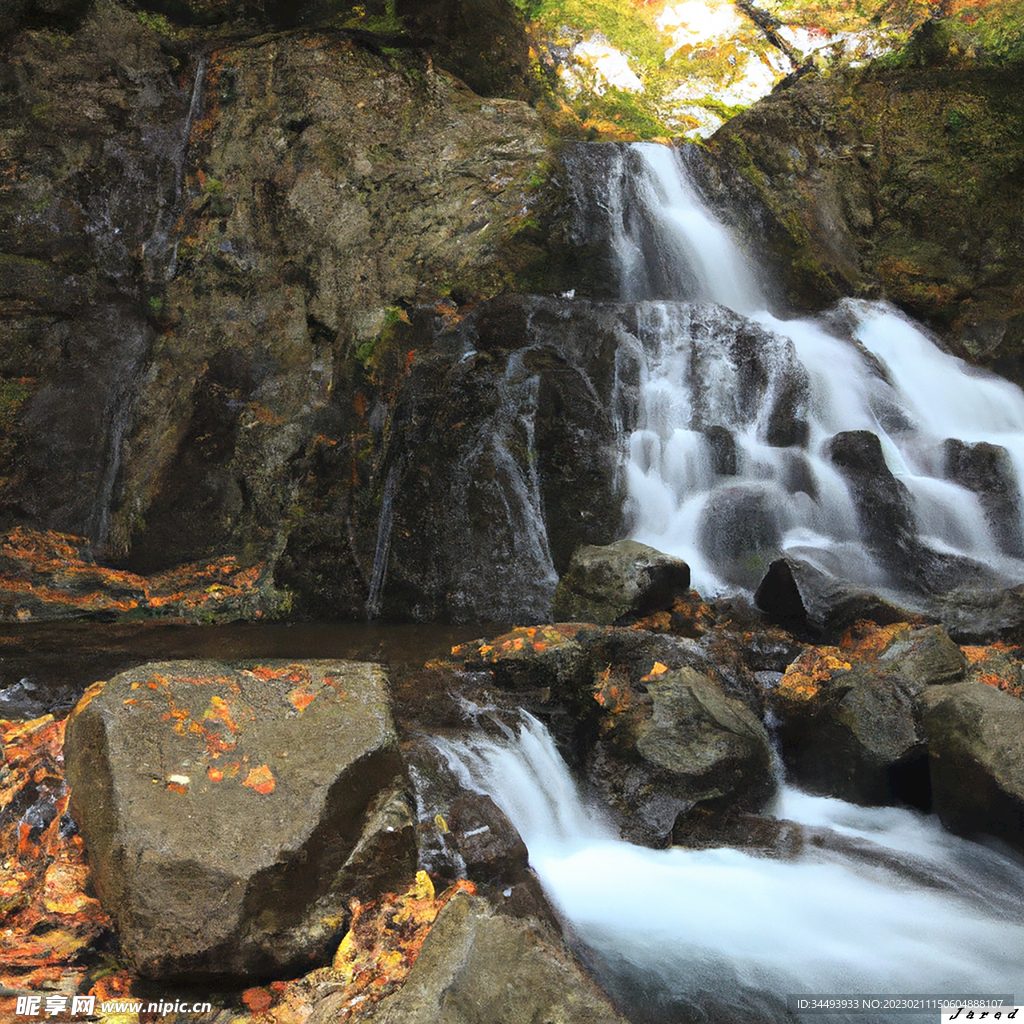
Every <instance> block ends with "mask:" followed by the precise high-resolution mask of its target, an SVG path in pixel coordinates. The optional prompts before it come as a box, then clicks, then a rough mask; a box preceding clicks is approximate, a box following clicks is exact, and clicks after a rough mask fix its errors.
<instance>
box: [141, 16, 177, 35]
mask: <svg viewBox="0 0 1024 1024" xmlns="http://www.w3.org/2000/svg"><path fill="white" fill-rule="evenodd" d="M135 18H136V20H137V21H138V22H139V24H140V25H143V26H145V27H146V28H148V29H149V30H150V31H151V32H158V33H159V34H160V35H162V36H171V35H174V32H175V29H174V26H173V25H172V24H171V23H170V22H169V21H168V20H167V18H165V17H164V16H163V15H162V14H153V13H151V12H150V11H136V12H135Z"/></svg>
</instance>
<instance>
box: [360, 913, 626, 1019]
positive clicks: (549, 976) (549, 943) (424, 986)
mask: <svg viewBox="0 0 1024 1024" xmlns="http://www.w3.org/2000/svg"><path fill="white" fill-rule="evenodd" d="M368 1019H369V1021H372V1024H538V1022H544V1024H624V1021H623V1018H622V1017H620V1016H619V1015H618V1014H617V1013H616V1012H615V1010H614V1009H613V1008H612V1006H611V1004H610V1003H609V1002H608V999H607V997H606V996H604V994H603V993H602V992H601V991H600V990H599V989H598V988H597V986H596V985H595V984H594V983H593V982H592V981H591V980H590V979H589V978H588V977H587V976H586V975H585V974H584V973H583V971H582V970H581V968H580V966H579V965H578V964H577V963H576V962H575V960H573V958H572V956H571V955H570V954H569V952H568V951H567V950H566V949H565V947H564V946H563V945H562V943H561V941H560V940H559V939H558V938H557V936H555V935H554V934H553V933H552V932H551V931H549V930H548V929H547V928H545V927H543V926H542V925H540V924H539V923H538V922H537V921H532V922H530V921H526V922H524V921H517V920H513V919H511V918H508V917H504V916H502V915H500V914H496V913H495V912H494V911H493V910H492V909H491V907H490V906H489V905H488V904H487V902H486V901H485V900H483V899H481V898H479V897H475V896H469V895H466V894H465V893H458V894H456V895H455V896H454V897H453V898H452V899H451V901H450V902H449V903H448V904H447V905H446V906H445V907H444V909H443V910H442V911H441V913H440V914H439V915H438V917H437V920H436V921H435V922H434V925H433V927H432V928H431V930H430V934H429V935H428V936H427V939H426V941H425V942H424V943H423V948H422V949H421V950H420V954H419V956H418V957H417V958H416V963H415V965H414V966H413V969H412V971H411V972H410V974H409V978H408V980H407V981H406V983H405V985H404V986H403V988H402V989H401V991H399V992H397V993H396V994H395V995H393V996H390V997H389V998H387V999H385V1000H383V1001H382V1002H381V1003H380V1005H379V1007H378V1008H377V1010H376V1012H374V1013H373V1014H372V1016H371V1017H370V1018H368Z"/></svg>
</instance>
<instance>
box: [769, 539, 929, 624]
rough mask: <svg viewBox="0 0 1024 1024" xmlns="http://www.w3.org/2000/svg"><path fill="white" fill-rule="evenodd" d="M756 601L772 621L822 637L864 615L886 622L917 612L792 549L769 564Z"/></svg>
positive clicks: (864, 616)
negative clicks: (797, 555)
mask: <svg viewBox="0 0 1024 1024" xmlns="http://www.w3.org/2000/svg"><path fill="white" fill-rule="evenodd" d="M754 603H755V604H756V605H757V607H758V608H760V609H761V610H762V611H763V612H764V613H765V614H766V615H767V616H768V618H769V619H770V620H771V621H772V622H776V623H778V624H779V625H781V626H783V627H785V628H787V629H791V630H795V631H797V632H801V633H802V632H805V631H806V632H809V633H811V634H814V635H817V636H819V637H823V638H829V637H834V636H836V635H838V634H839V633H841V632H842V631H843V630H844V629H846V628H847V627H849V626H851V625H853V623H855V622H857V621H859V620H861V619H870V620H871V621H873V622H877V623H880V624H883V625H884V624H888V623H893V622H901V621H905V620H907V619H910V618H912V617H913V615H912V613H911V612H908V611H907V610H906V609H904V608H900V607H898V606H897V605H893V604H890V603H889V602H888V601H885V600H883V599H882V598H880V597H878V596H877V595H876V594H872V593H870V592H869V591H866V590H860V589H858V588H857V587H854V586H852V585H850V584H849V583H846V582H844V581H843V580H841V579H839V578H838V577H836V576H832V575H830V574H829V573H827V572H824V571H823V570H822V569H819V568H818V567H817V566H815V565H812V564H811V563H810V562H806V561H804V560H803V559H800V558H793V557H791V556H789V555H786V556H785V557H783V558H778V559H776V560H775V561H774V562H772V564H771V565H769V566H768V571H767V572H766V573H765V574H764V577H763V579H762V580H761V583H760V584H759V586H758V588H757V590H756V591H755V592H754Z"/></svg>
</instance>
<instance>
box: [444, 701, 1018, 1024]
mask: <svg viewBox="0 0 1024 1024" xmlns="http://www.w3.org/2000/svg"><path fill="white" fill-rule="evenodd" d="M441 746H442V750H443V751H444V753H445V754H446V756H447V758H448V760H449V763H450V764H451V766H452V768H453V769H454V770H455V771H456V772H457V773H458V774H459V776H460V777H461V780H462V782H463V784H464V785H467V786H468V787H469V788H471V789H475V790H476V791H478V792H481V793H485V794H487V795H489V796H490V797H491V798H492V799H493V800H494V801H495V803H497V804H498V806H499V807H501V809H502V810H503V811H504V812H505V814H506V815H507V816H508V818H509V819H510V820H511V821H512V823H513V824H514V825H515V826H516V828H517V829H518V830H519V832H520V834H521V835H522V837H523V838H524V840H525V841H526V844H527V846H528V847H529V851H530V863H531V864H532V866H533V868H534V870H535V871H536V872H537V874H538V876H539V877H540V879H541V882H542V884H543V885H544V887H545V890H546V891H547V893H548V895H549V897H550V898H551V899H552V901H553V903H554V904H555V906H556V907H557V908H558V910H559V912H560V913H561V914H562V915H563V916H564V918H565V920H566V922H567V924H568V926H569V928H570V930H571V931H572V932H573V933H574V934H575V935H576V937H577V938H578V939H579V940H580V941H581V942H582V943H583V945H584V946H585V956H587V957H588V958H589V959H590V960H591V964H592V966H593V967H594V968H595V970H596V971H597V974H598V976H599V978H600V980H601V981H602V983H603V984H604V985H605V986H606V988H607V989H608V990H609V991H610V992H612V994H613V995H615V996H616V997H617V998H618V999H619V1000H620V1002H621V1003H622V1006H623V1009H624V1010H625V1012H626V1015H627V1016H628V1017H629V1019H630V1020H632V1021H634V1024H645V1022H650V1024H663V1022H664V1021H666V1020H676V1019H680V1020H702V1021H709V1022H712V1024H724V1022H734V1021H740V1020H742V1021H744V1022H746V1024H758V1022H768V1021H780V1022H781V1021H793V1020H795V1019H797V1018H796V1017H794V1016H793V1015H792V1014H791V1013H790V1012H789V1011H788V1009H787V1001H786V997H787V995H791V994H792V995H796V994H798V993H805V994H806V993H819V994H833V995H838V994H843V993H846V994H854V993H860V994H863V995H867V994H872V993H873V994H879V995H884V994H890V995H895V994H905V995H909V994H912V993H919V994H921V993H933V994H937V993H943V992H945V993H950V994H952V993H960V994H967V993H969V992H977V993H982V992H984V993H988V994H995V993H1003V994H1005V995H1010V994H1013V993H1016V994H1017V998H1018V1001H1019V998H1020V995H1019V994H1020V993H1021V992H1022V991H1024V925H1022V924H1021V918H1020V908H1021V905H1022V901H1024V865H1022V864H1021V863H1020V861H1019V859H1016V858H1014V857H1012V856H1011V855H1009V854H1006V853H1005V852H1001V851H998V850H993V849H988V848H986V847H983V846H979V845H977V844H974V843H970V842H967V841H966V840H962V839H958V838H956V837H954V836H951V835H949V834H947V833H946V832H944V831H943V829H942V828H941V826H940V825H939V824H938V822H937V821H936V820H935V819H934V818H930V817H926V816H924V815H922V814H919V813H916V812H913V811H906V810H899V809H895V808H865V807H857V806H854V805H853V804H848V803H845V802H844V801H841V800H835V799H829V798H824V797H812V796H808V795H806V794H803V793H800V792H798V791H796V790H793V789H791V788H788V787H783V789H782V790H781V792H780V796H779V798H778V800H777V803H776V807H775V814H776V816H777V817H778V818H780V819H785V821H786V822H787V823H790V827H791V828H792V829H794V830H799V829H802V828H807V829H815V830H816V833H817V834H818V835H819V836H820V835H822V834H825V835H831V836H832V837H833V843H831V844H830V843H828V842H825V843H822V844H820V845H819V844H815V845H813V846H812V844H810V843H809V844H807V846H806V848H805V850H804V852H800V853H789V854H788V855H787V854H781V855H779V856H777V857H763V856H762V857H755V856H752V855H750V854H748V853H745V852H742V851H739V850H733V849H708V850H687V849H683V848H679V847H676V848H673V849H669V850H650V849H646V848H643V847H638V846H632V845H630V844H628V843H625V842H622V841H621V840H620V839H618V837H617V836H616V834H615V831H614V829H613V828H612V827H611V826H610V825H609V824H607V823H606V822H605V821H604V819H603V817H602V813H601V811H600V810H598V809H595V808H593V807H591V806H588V805H587V803H586V802H585V801H584V800H582V799H581V797H580V795H579V793H578V791H577V789H576V786H575V784H574V782H573V779H572V777H571V775H570V773H569V770H568V768H567V766H566V765H565V763H564V761H562V759H561V757H560V756H559V754H558V751H557V749H556V747H555V744H554V742H553V740H552V739H551V737H550V735H549V734H548V733H547V731H546V730H545V729H544V727H543V726H542V725H541V724H540V723H539V722H537V721H536V720H534V719H530V718H527V719H526V720H525V722H524V724H523V725H522V727H521V728H520V730H519V733H518V735H515V734H513V733H512V732H511V731H509V732H508V734H507V736H506V737H505V738H504V739H502V738H491V737H484V736H478V737H476V738H474V739H472V740H468V741H462V742H444V741H441ZM936 1014H937V1011H933V1012H932V1014H931V1016H930V1017H927V1018H925V1017H921V1016H917V1015H913V1016H907V1015H905V1014H886V1013H883V1012H878V1013H857V1014H855V1015H850V1016H845V1015H843V1014H837V1015H829V1016H828V1020H829V1021H857V1022H859V1024H878V1022H881V1021H892V1022H899V1021H913V1020H924V1019H931V1018H932V1017H935V1016H936ZM800 1019H802V1018H800Z"/></svg>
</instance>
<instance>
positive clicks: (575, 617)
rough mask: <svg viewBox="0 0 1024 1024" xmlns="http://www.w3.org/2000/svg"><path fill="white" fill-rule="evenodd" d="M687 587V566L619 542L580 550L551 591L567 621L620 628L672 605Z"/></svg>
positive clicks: (556, 609)
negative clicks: (620, 625)
mask: <svg viewBox="0 0 1024 1024" xmlns="http://www.w3.org/2000/svg"><path fill="white" fill-rule="evenodd" d="M689 587H690V567H689V566H688V565H687V564H686V563H685V562H683V561H682V560H681V559H678V558H672V557H671V556H669V555H666V554H663V553H662V552H660V551H657V550H655V549H654V548H652V547H649V546H648V545H646V544H639V543H638V542H637V541H632V540H620V541H616V542H615V543H614V544H609V545H607V546H604V547H597V546H594V545H587V546H584V547H581V548H578V549H577V550H576V552H575V553H574V554H573V556H572V561H571V562H570V563H569V568H568V570H567V571H566V572H565V574H564V575H563V576H562V578H561V579H560V580H559V582H558V587H557V589H556V591H555V602H554V616H555V618H556V619H558V620H561V621H566V622H593V623H596V624H597V625H613V624H621V623H623V622H626V621H629V620H630V619H633V620H635V619H637V618H642V617H643V616H645V615H649V614H651V612H655V611H663V610H665V609H667V608H669V607H671V605H672V602H673V601H674V600H675V598H676V597H681V596H683V595H684V594H686V593H687V591H688V590H689Z"/></svg>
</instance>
